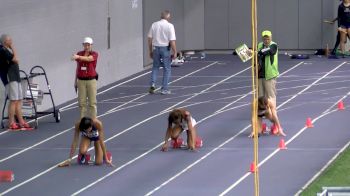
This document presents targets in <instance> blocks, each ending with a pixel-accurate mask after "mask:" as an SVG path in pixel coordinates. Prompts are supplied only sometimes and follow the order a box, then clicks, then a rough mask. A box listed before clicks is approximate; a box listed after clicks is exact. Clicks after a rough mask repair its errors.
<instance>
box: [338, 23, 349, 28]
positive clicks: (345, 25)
mask: <svg viewBox="0 0 350 196" xmlns="http://www.w3.org/2000/svg"><path fill="white" fill-rule="evenodd" d="M340 28H342V29H350V24H343V25H340Z"/></svg>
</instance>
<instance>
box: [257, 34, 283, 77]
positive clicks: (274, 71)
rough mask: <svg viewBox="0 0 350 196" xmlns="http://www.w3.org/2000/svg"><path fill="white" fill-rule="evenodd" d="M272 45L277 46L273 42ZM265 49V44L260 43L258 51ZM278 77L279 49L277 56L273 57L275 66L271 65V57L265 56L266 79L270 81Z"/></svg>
mask: <svg viewBox="0 0 350 196" xmlns="http://www.w3.org/2000/svg"><path fill="white" fill-rule="evenodd" d="M271 44H276V43H275V42H273V41H271V43H270V45H271ZM276 45H277V44H276ZM263 47H264V43H263V42H260V43H259V44H258V51H260V50H261V49H262V48H263ZM278 75H279V72H278V49H277V51H276V54H275V55H274V56H273V64H271V57H270V55H266V56H265V79H266V80H270V79H273V78H276V77H277V76H278Z"/></svg>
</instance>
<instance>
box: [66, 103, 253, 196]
mask: <svg viewBox="0 0 350 196" xmlns="http://www.w3.org/2000/svg"><path fill="white" fill-rule="evenodd" d="M246 105H247V104H244V105H239V106H237V107H233V108H232V109H236V108H240V107H243V106H246ZM218 114H219V113H217V112H214V113H213V114H211V115H209V116H207V117H206V119H208V118H210V117H213V116H215V115H218ZM201 122H203V119H201V120H200V121H198V124H199V123H201ZM163 143H164V142H161V143H159V144H158V145H156V146H155V147H153V148H152V149H150V150H149V151H147V152H145V153H144V154H142V155H140V156H138V157H136V158H134V159H132V160H130V161H129V162H127V163H125V164H123V165H122V166H120V167H118V168H117V169H115V170H113V171H111V172H110V173H108V174H106V175H105V176H102V177H101V178H99V179H97V180H96V181H94V182H92V183H91V184H89V185H87V186H85V187H84V188H82V189H80V190H78V191H76V192H75V193H73V194H72V196H74V195H78V194H80V193H81V192H83V191H85V190H87V189H88V188H90V187H92V186H94V185H96V184H97V183H98V182H101V181H102V180H104V179H106V178H107V177H109V176H111V175H112V174H114V173H115V172H117V171H119V170H120V169H122V168H124V167H126V166H128V165H130V164H132V163H134V162H135V161H137V160H139V159H140V158H142V157H144V156H145V155H147V154H149V153H151V152H152V151H154V150H156V149H159V147H160V146H161V145H162V144H163Z"/></svg>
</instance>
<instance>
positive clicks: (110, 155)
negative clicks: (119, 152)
mask: <svg viewBox="0 0 350 196" xmlns="http://www.w3.org/2000/svg"><path fill="white" fill-rule="evenodd" d="M106 153H107V158H108V159H109V160H110V161H112V160H113V157H112V153H111V152H109V151H107V152H106ZM103 163H106V160H105V159H104V158H103Z"/></svg>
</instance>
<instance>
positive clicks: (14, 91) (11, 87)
mask: <svg viewBox="0 0 350 196" xmlns="http://www.w3.org/2000/svg"><path fill="white" fill-rule="evenodd" d="M5 91H6V95H7V97H8V98H9V99H10V100H11V101H15V100H22V99H23V90H22V85H21V83H20V82H16V81H15V82H10V83H8V84H6V86H5Z"/></svg>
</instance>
